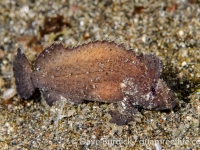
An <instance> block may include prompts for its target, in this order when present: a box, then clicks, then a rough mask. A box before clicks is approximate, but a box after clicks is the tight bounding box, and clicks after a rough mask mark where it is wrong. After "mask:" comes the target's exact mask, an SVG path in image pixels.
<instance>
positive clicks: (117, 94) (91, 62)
mask: <svg viewBox="0 0 200 150" xmlns="http://www.w3.org/2000/svg"><path fill="white" fill-rule="evenodd" d="M32 68H33V69H32ZM13 70H14V76H15V81H16V87H17V92H18V94H19V95H20V96H21V98H23V99H28V98H29V97H30V96H32V95H33V93H34V91H35V89H36V88H39V89H40V91H41V93H42V95H43V97H44V99H45V100H46V102H47V103H48V104H49V105H50V106H52V105H53V103H54V102H55V101H59V100H60V99H61V96H62V97H64V98H66V99H67V100H68V101H69V102H73V103H76V104H78V103H82V102H83V101H84V100H90V101H99V102H109V103H117V104H118V106H117V107H116V110H114V111H111V112H110V114H111V116H112V119H111V122H114V123H116V124H118V125H122V124H127V123H128V122H130V121H131V120H133V119H134V118H133V113H134V112H135V110H136V107H143V108H145V109H151V110H164V109H172V108H173V107H175V106H176V105H177V100H176V98H175V96H174V94H173V93H172V92H171V91H170V90H169V89H168V87H167V85H166V84H165V82H164V81H163V80H162V79H160V70H161V61H160V60H159V58H158V57H156V56H154V55H152V54H146V55H144V54H140V55H139V56H137V55H136V54H135V53H134V52H133V50H131V49H130V50H126V49H125V47H124V45H117V44H116V43H114V42H108V41H95V42H90V43H88V44H83V45H80V46H77V47H74V48H64V47H63V45H62V44H56V43H54V44H52V45H51V46H50V47H47V48H45V49H44V50H43V51H42V52H41V53H40V54H39V56H38V57H37V58H36V60H35V62H34V64H33V66H32V65H31V64H30V63H29V61H28V59H27V58H26V56H25V55H24V54H22V53H21V51H20V49H18V53H17V55H16V57H15V60H14V63H13Z"/></svg>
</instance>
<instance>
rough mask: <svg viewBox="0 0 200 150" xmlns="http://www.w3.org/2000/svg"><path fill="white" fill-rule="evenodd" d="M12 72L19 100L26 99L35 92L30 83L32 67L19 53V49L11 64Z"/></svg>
mask: <svg viewBox="0 0 200 150" xmlns="http://www.w3.org/2000/svg"><path fill="white" fill-rule="evenodd" d="M13 72H14V77H15V83H16V88H17V93H18V94H19V95H20V97H21V98H24V99H28V98H29V97H31V96H32V94H33V93H34V91H35V88H34V86H33V84H32V81H31V74H32V66H31V64H30V63H29V61H28V59H27V57H26V56H25V55H24V54H22V53H21V50H20V48H19V49H18V51H17V55H16V56H15V59H14V62H13Z"/></svg>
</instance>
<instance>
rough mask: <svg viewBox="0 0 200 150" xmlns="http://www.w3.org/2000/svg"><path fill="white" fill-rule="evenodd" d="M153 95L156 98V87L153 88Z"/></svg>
mask: <svg viewBox="0 0 200 150" xmlns="http://www.w3.org/2000/svg"><path fill="white" fill-rule="evenodd" d="M151 93H152V94H153V95H154V96H156V89H155V88H154V87H151Z"/></svg>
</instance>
